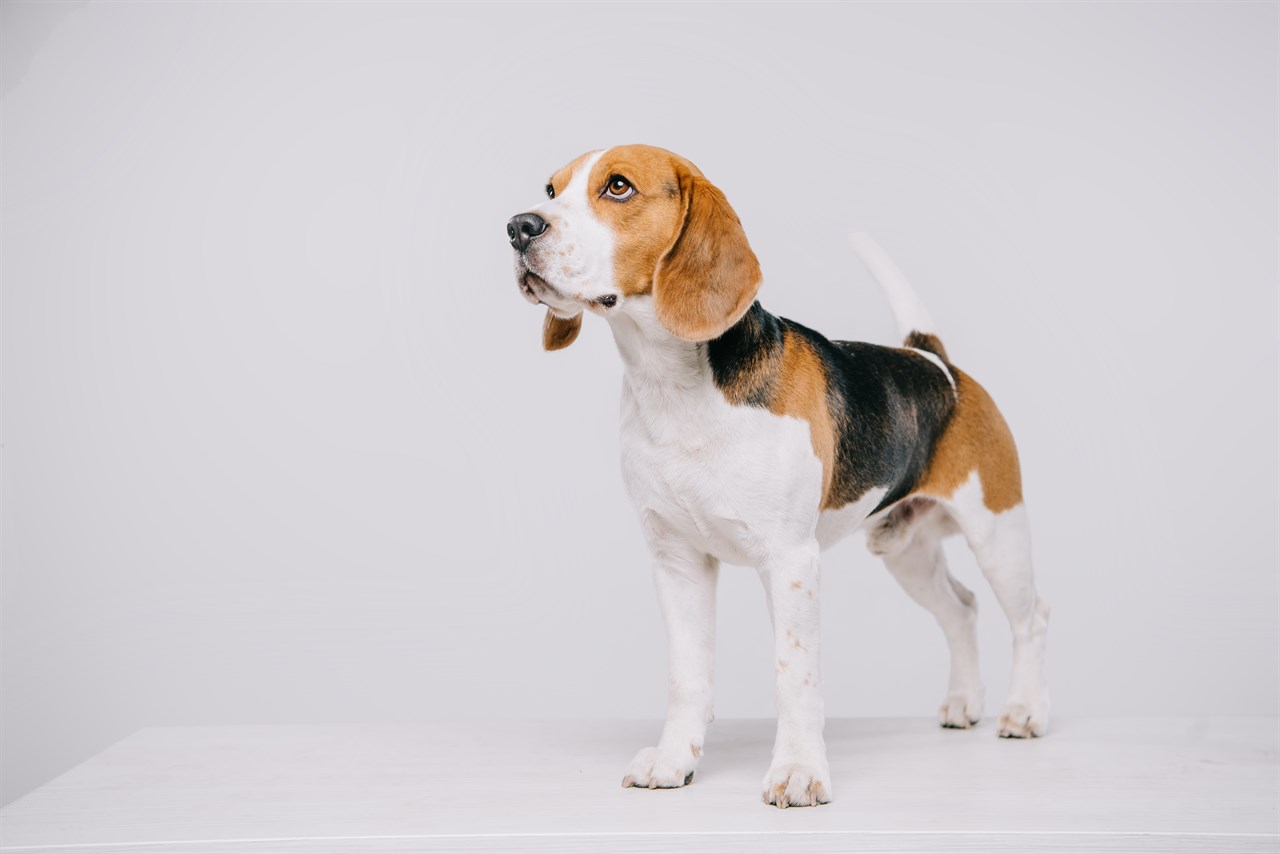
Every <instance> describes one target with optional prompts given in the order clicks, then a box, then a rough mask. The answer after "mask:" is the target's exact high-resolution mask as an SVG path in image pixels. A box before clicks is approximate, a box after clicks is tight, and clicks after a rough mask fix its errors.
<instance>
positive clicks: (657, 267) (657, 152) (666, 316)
mask: <svg viewBox="0 0 1280 854" xmlns="http://www.w3.org/2000/svg"><path fill="white" fill-rule="evenodd" d="M544 191H545V193H546V195H547V200H546V201H544V202H543V203H542V204H539V205H536V206H535V207H532V208H530V209H529V210H527V211H525V212H524V213H520V214H517V215H516V216H514V217H512V218H511V221H510V222H508V223H507V237H508V238H509V239H510V241H511V247H512V249H513V250H514V253H515V274H516V283H517V284H518V285H519V287H520V291H521V293H523V294H524V296H525V298H526V299H528V300H529V301H530V302H532V303H534V304H535V305H536V304H542V305H545V306H546V307H547V316H546V321H545V323H544V324H543V336H542V343H543V346H544V347H545V348H546V349H548V350H559V349H560V348H562V347H567V346H569V344H571V343H573V340H574V339H575V338H577V336H578V330H579V329H580V328H581V325H582V315H583V313H584V312H587V311H590V312H593V313H595V314H600V315H606V316H607V315H608V314H609V313H610V312H616V311H625V310H626V306H627V302H628V301H629V300H636V299H638V298H641V297H651V298H652V300H653V305H654V313H655V315H656V316H657V318H658V320H659V322H660V323H661V324H662V325H663V327H665V328H666V330H667V331H668V332H670V333H671V334H672V335H674V336H676V337H678V338H682V339H685V340H687V341H709V340H711V339H712V338H716V337H718V336H719V335H721V334H722V333H723V332H724V331H725V330H726V329H728V328H729V327H730V326H732V325H733V324H734V323H736V322H737V321H738V319H739V318H740V317H742V315H743V314H744V313H745V312H746V311H747V309H748V308H750V307H751V303H752V301H753V300H754V299H755V296H756V292H757V291H758V290H759V288H760V265H759V262H757V260H756V256H755V253H753V252H752V251H751V246H750V245H749V244H748V243H747V236H746V233H745V232H744V231H743V230H742V224H741V223H740V222H739V221H738V216H737V214H735V213H734V212H733V208H731V207H730V206H729V202H728V201H727V200H726V199H725V197H724V194H723V193H721V192H720V190H718V189H717V188H716V187H715V186H714V185H713V184H712V183H711V182H710V181H708V180H707V179H706V178H705V177H704V176H703V174H702V172H700V171H699V170H698V168H697V167H696V166H694V165H693V164H692V163H690V162H689V161H688V160H685V159H684V158H683V157H680V156H678V155H675V154H672V153H671V152H669V151H664V150H662V149H661V148H653V147H651V146H647V145H624V146H619V147H617V148H610V149H607V150H604V151H592V152H589V153H587V154H584V155H582V156H581V157H579V158H578V159H576V160H574V161H573V162H572V163H570V164H569V165H568V166H565V167H564V168H563V169H561V170H560V171H558V172H556V173H555V174H554V175H552V176H551V178H550V180H548V181H547V185H546V187H545V190H544Z"/></svg>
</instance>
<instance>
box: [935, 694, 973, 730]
mask: <svg viewBox="0 0 1280 854" xmlns="http://www.w3.org/2000/svg"><path fill="white" fill-rule="evenodd" d="M980 720H982V700H981V695H976V696H971V697H966V696H965V695H964V694H948V695H947V698H946V699H945V700H943V701H942V705H941V706H940V707H939V708H938V723H940V724H942V725H943V726H944V727H947V728H948V729H968V728H969V727H971V726H973V725H974V724H976V723H977V722H978V721H980Z"/></svg>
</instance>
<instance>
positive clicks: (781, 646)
mask: <svg viewBox="0 0 1280 854" xmlns="http://www.w3.org/2000/svg"><path fill="white" fill-rule="evenodd" d="M760 572H761V578H762V580H763V582H764V586H765V592H766V594H767V596H768V601H769V615H770V617H771V618H772V620H773V640H774V649H775V653H776V659H777V660H776V661H775V662H774V667H775V671H776V674H777V677H776V678H777V705H778V734H777V739H776V740H775V742H774V746H773V763H772V764H771V765H770V767H769V773H767V774H765V777H764V801H765V803H768V804H774V805H776V806H778V807H782V808H785V807H802V806H817V805H818V804H825V803H827V802H828V801H829V800H830V799H831V775H830V771H829V770H828V766H827V748H826V743H825V742H824V741H823V737H822V729H823V725H824V723H825V713H824V709H823V702H822V688H821V684H820V678H821V672H820V669H819V666H818V642H819V602H818V544H817V543H816V542H815V543H813V544H812V545H811V546H809V547H806V548H803V549H797V550H795V551H793V552H790V553H787V554H776V555H771V556H770V558H769V559H768V560H767V561H766V562H765V563H764V565H763V566H761V568H760Z"/></svg>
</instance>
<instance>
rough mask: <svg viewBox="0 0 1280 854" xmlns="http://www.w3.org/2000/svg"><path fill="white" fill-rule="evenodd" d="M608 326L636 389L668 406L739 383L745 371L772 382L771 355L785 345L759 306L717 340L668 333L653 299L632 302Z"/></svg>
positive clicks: (774, 322) (778, 328)
mask: <svg viewBox="0 0 1280 854" xmlns="http://www.w3.org/2000/svg"><path fill="white" fill-rule="evenodd" d="M609 326H610V328H611V329H612V330H613V339H614V342H615V343H616V344H617V346H618V352H619V354H621V356H622V363H623V367H624V370H625V374H626V381H627V383H628V384H629V385H630V386H631V388H632V391H633V392H634V393H636V394H637V395H638V396H641V397H643V396H645V395H648V396H652V397H654V398H655V401H654V402H655V403H658V404H664V405H671V404H672V403H674V402H675V401H676V400H677V399H680V398H684V399H686V400H689V399H692V398H694V397H696V396H697V395H700V394H704V393H705V392H706V391H707V390H708V389H710V388H712V387H719V388H722V389H723V388H725V387H727V386H729V385H735V386H737V385H741V376H740V375H742V374H743V373H744V372H745V373H749V374H752V375H753V377H752V378H753V379H755V380H756V381H757V382H761V383H768V382H769V381H770V380H771V379H772V376H771V373H772V372H771V371H769V370H768V367H770V366H771V365H770V363H771V362H772V361H773V360H772V359H771V358H770V357H771V356H772V355H774V354H775V353H776V352H777V351H778V350H779V349H780V348H781V346H782V331H781V326H780V324H779V322H778V319H777V318H776V317H774V316H773V315H772V314H770V313H769V312H767V311H765V310H764V309H763V308H762V307H761V306H760V303H758V302H757V303H753V304H752V306H751V308H750V309H748V311H747V313H746V314H744V315H743V316H742V318H741V319H739V320H738V321H737V322H736V323H735V324H734V325H733V326H731V327H730V328H729V329H727V330H726V331H725V332H724V333H723V334H722V335H721V336H720V337H719V338H716V339H713V340H711V341H706V342H693V341H685V340H684V339H681V338H677V337H675V336H674V335H672V334H671V333H670V332H668V331H667V329H666V327H664V326H663V325H662V324H661V323H660V322H659V321H658V318H657V317H656V315H655V314H654V308H653V300H652V299H651V298H649V297H633V298H631V299H630V300H628V301H627V303H626V305H625V306H624V307H623V310H622V311H619V312H617V313H615V314H612V315H610V316H609Z"/></svg>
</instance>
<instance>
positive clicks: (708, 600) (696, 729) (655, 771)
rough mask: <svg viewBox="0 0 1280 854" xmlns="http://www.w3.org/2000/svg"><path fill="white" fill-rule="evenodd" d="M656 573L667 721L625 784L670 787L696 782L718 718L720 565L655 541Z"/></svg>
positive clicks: (679, 546) (678, 545)
mask: <svg viewBox="0 0 1280 854" xmlns="http://www.w3.org/2000/svg"><path fill="white" fill-rule="evenodd" d="M651 541H652V546H653V553H654V563H653V574H654V582H655V584H656V586H657V588H658V604H659V606H660V607H661V609H662V619H663V622H665V623H666V627H667V661H668V673H669V676H668V679H669V681H668V691H667V722H666V724H665V725H664V726H663V728H662V737H661V738H660V739H659V740H658V745H657V747H646V748H644V749H643V750H641V751H640V752H639V753H637V754H636V758H635V759H633V760H631V765H630V766H629V767H628V768H627V774H626V776H625V777H623V778H622V785H623V786H624V787H625V786H635V787H637V788H641V789H670V788H675V787H677V786H683V785H685V784H687V783H688V782H689V781H690V780H692V779H693V772H694V770H695V769H696V768H697V767H698V759H699V758H701V756H702V745H703V739H704V738H705V736H706V732H707V724H709V723H710V722H711V718H712V693H713V679H714V657H715V623H716V576H717V573H718V569H719V565H718V563H717V562H716V560H715V559H714V558H712V557H710V556H709V555H705V554H703V553H701V552H699V551H697V550H695V549H692V548H690V547H688V546H685V545H684V544H682V543H677V542H672V541H670V540H666V539H661V540H653V539H652V538H651Z"/></svg>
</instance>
